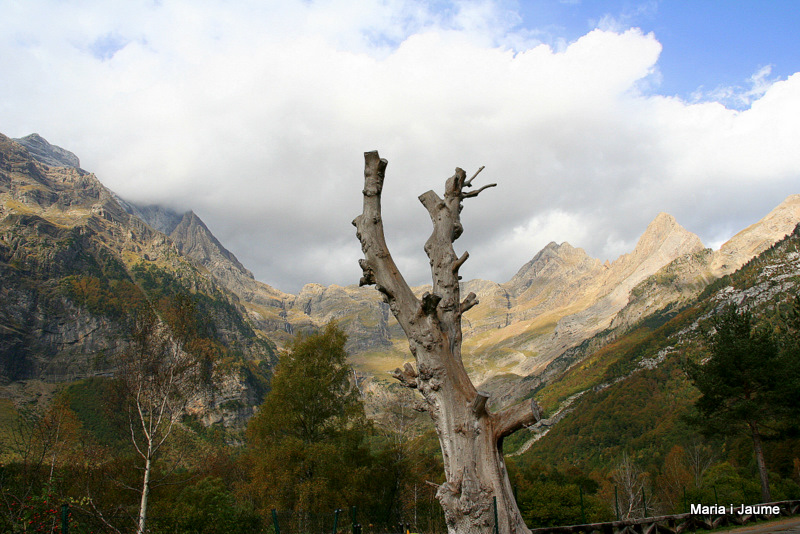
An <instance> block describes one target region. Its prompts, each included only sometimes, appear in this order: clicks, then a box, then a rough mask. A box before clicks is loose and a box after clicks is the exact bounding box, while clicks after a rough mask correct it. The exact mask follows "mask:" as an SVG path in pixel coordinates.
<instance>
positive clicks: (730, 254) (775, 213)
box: [710, 195, 800, 277]
mask: <svg viewBox="0 0 800 534" xmlns="http://www.w3.org/2000/svg"><path fill="white" fill-rule="evenodd" d="M799 214H800V195H791V196H789V197H787V198H786V199H785V200H784V201H783V202H781V203H780V205H778V206H777V207H776V208H775V209H774V210H772V211H770V212H769V213H768V214H767V215H766V216H765V217H764V218H763V219H761V220H760V221H758V222H757V223H755V224H752V225H750V226H748V227H747V228H745V229H744V230H742V231H741V232H739V233H738V234H736V235H735V236H733V237H732V238H730V239H729V240H728V241H727V242H726V243H725V244H723V245H722V246H721V247H720V249H719V250H718V251H716V252H715V253H714V256H713V258H712V259H711V262H710V269H711V272H712V274H713V275H715V276H716V277H720V276H723V275H726V274H730V273H732V272H733V271H735V270H736V269H738V268H739V267H741V266H742V265H744V264H745V263H747V262H748V261H749V260H750V259H751V258H753V257H755V256H757V255H758V254H760V253H762V252H764V251H765V250H766V249H768V248H769V247H771V246H772V245H773V244H774V243H775V242H776V241H777V240H779V239H782V238H783V237H784V236H786V235H789V234H791V233H792V231H793V230H794V227H795V225H796V224H797V222H798V221H799V220H800V218H798V215H799Z"/></svg>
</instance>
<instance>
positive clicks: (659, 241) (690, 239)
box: [631, 212, 703, 259]
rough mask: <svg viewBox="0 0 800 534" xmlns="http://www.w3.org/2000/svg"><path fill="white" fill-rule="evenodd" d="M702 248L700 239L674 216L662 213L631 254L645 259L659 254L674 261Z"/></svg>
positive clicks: (649, 225)
mask: <svg viewBox="0 0 800 534" xmlns="http://www.w3.org/2000/svg"><path fill="white" fill-rule="evenodd" d="M702 248H703V243H702V242H701V241H700V238H699V237H697V236H696V235H695V234H693V233H692V232H690V231H689V230H687V229H686V228H684V227H683V226H681V225H680V224H678V221H676V220H675V217H673V216H672V215H670V214H668V213H664V212H661V213H659V214H658V215H656V217H655V219H653V220H652V221H651V222H650V224H648V225H647V229H646V230H645V231H644V233H643V234H642V236H641V237H640V238H639V241H638V243H637V244H636V247H635V248H634V250H633V252H632V253H631V254H632V256H633V257H638V258H643V257H648V256H651V255H653V254H656V253H658V254H659V255H660V256H662V255H665V257H671V258H673V259H674V258H675V257H677V256H680V255H682V254H685V253H688V252H695V251H697V250H701V249H702Z"/></svg>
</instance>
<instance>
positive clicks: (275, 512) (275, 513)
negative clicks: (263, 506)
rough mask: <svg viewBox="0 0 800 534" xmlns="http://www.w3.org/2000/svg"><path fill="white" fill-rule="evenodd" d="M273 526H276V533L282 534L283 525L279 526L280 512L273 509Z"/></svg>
mask: <svg viewBox="0 0 800 534" xmlns="http://www.w3.org/2000/svg"><path fill="white" fill-rule="evenodd" d="M272 526H274V527H275V534H281V527H280V526H278V512H277V511H276V510H275V508H273V509H272Z"/></svg>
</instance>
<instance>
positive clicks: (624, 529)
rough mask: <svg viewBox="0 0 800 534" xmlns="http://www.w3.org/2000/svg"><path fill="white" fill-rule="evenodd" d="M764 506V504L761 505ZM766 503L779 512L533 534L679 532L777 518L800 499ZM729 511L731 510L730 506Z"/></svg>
mask: <svg viewBox="0 0 800 534" xmlns="http://www.w3.org/2000/svg"><path fill="white" fill-rule="evenodd" d="M759 506H762V505H759ZM764 506H777V507H778V509H779V510H780V512H779V513H778V514H743V515H742V514H737V513H719V514H711V515H703V514H691V513H690V514H674V515H662V516H659V517H645V518H643V519H624V520H622V521H611V522H608V523H590V524H586V525H570V526H565V527H545V528H535V529H532V530H531V533H532V534H573V533H581V534H629V533H637V534H679V533H681V532H694V531H697V530H712V529H715V528H719V527H724V526H728V525H745V524H747V523H752V522H754V521H762V520H767V519H775V518H777V517H783V516H794V515H798V513H800V500H797V501H780V502H773V503H767V504H766V505H764ZM728 511H729V510H728Z"/></svg>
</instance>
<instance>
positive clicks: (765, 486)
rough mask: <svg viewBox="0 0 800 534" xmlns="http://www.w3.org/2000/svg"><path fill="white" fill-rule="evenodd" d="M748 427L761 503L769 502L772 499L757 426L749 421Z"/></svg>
mask: <svg viewBox="0 0 800 534" xmlns="http://www.w3.org/2000/svg"><path fill="white" fill-rule="evenodd" d="M748 425H749V426H750V434H751V435H752V437H753V451H754V452H755V454H756V464H757V465H758V475H759V477H760V478H761V502H770V501H771V500H772V499H771V497H770V494H769V475H768V473H767V464H766V462H765V461H764V450H763V449H762V447H761V432H759V430H758V424H757V423H756V422H755V421H750V422H749V423H748Z"/></svg>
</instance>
